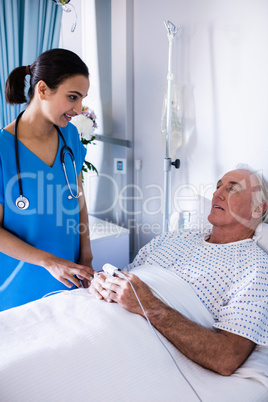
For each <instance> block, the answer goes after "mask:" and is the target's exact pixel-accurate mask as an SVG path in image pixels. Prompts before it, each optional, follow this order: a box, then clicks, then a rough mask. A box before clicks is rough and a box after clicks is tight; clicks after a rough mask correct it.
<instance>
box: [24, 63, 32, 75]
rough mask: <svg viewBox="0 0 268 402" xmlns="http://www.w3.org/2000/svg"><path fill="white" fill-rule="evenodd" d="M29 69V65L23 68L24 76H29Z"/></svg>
mask: <svg viewBox="0 0 268 402" xmlns="http://www.w3.org/2000/svg"><path fill="white" fill-rule="evenodd" d="M30 67H31V66H30V65H28V66H26V67H25V72H26V75H29V74H31V73H30Z"/></svg>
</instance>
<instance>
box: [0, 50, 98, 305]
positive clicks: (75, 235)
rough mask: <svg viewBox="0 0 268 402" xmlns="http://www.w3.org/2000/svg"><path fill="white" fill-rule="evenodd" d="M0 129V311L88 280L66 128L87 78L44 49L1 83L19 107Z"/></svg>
mask: <svg viewBox="0 0 268 402" xmlns="http://www.w3.org/2000/svg"><path fill="white" fill-rule="evenodd" d="M26 75H29V76H30V77H29V78H30V87H29V91H28V98H29V99H28V106H27V108H26V110H25V111H24V112H22V113H21V114H20V115H19V116H18V118H17V119H16V121H13V122H12V123H10V124H9V125H8V126H6V127H5V128H4V129H1V130H0V311H2V310H5V309H8V308H11V307H14V306H18V305H21V304H24V303H27V302H30V301H32V300H36V299H38V298H40V297H42V296H44V295H46V294H47V293H49V292H53V291H57V290H60V289H66V288H71V287H72V286H73V285H75V286H77V287H80V286H81V283H82V280H83V283H88V281H91V279H92V276H93V274H94V271H93V269H92V253H91V248H90V239H89V229H88V215H87V208H86V203H85V199H84V194H83V188H82V180H81V173H80V172H81V168H82V165H83V162H84V158H85V154H86V149H85V148H84V146H83V145H82V144H81V141H80V138H79V134H78V132H77V129H76V128H75V126H74V125H72V124H71V123H70V121H71V119H72V117H73V116H75V115H77V114H80V113H81V111H82V100H83V98H84V97H85V96H86V95H87V92H88V89H89V73H88V68H87V66H86V65H85V64H84V62H83V61H82V60H81V59H80V58H79V57H78V56H77V55H76V54H75V53H73V52H70V51H68V50H64V49H52V50H49V51H47V52H45V53H43V54H41V55H40V56H39V57H38V58H37V60H36V61H35V62H34V63H33V64H32V65H30V66H22V67H18V68H16V69H15V70H13V71H12V72H11V73H10V75H9V77H8V79H7V82H6V87H5V95H6V100H7V102H8V103H10V104H20V103H25V102H27V100H26V97H25V77H26Z"/></svg>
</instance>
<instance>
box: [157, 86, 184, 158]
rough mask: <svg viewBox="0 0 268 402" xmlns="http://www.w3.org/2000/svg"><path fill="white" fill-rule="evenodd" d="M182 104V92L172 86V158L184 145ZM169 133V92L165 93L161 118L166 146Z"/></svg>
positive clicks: (162, 133) (162, 134)
mask: <svg viewBox="0 0 268 402" xmlns="http://www.w3.org/2000/svg"><path fill="white" fill-rule="evenodd" d="M180 105H181V102H180V91H179V88H178V87H177V86H175V85H173V86H172V100H171V129H170V156H171V159H172V158H173V157H174V155H175V152H176V150H177V149H178V148H179V147H180V146H181V145H182V111H181V106H180ZM166 133H167V91H165V96H164V101H163V108H162V118H161V137H162V142H163V144H164V145H165V144H166Z"/></svg>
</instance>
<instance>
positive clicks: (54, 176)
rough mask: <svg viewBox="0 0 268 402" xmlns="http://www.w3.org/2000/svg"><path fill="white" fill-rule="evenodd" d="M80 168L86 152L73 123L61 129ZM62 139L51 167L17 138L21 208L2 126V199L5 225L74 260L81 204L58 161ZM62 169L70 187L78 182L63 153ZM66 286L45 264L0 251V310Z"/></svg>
mask: <svg viewBox="0 0 268 402" xmlns="http://www.w3.org/2000/svg"><path fill="white" fill-rule="evenodd" d="M61 132H62V134H63V136H64V138H65V141H66V143H67V145H68V146H69V147H70V148H71V149H72V151H73V153H74V157H75V162H76V166H77V172H78V173H79V172H80V171H81V168H82V165H83V161H84V158H85V155H86V149H85V147H84V146H83V145H82V143H81V141H80V138H79V135H78V132H77V130H76V128H75V127H74V126H73V125H72V124H70V123H69V124H68V125H67V127H65V128H61ZM63 145H64V144H63V141H62V139H61V138H60V136H59V146H58V151H57V155H56V158H55V161H54V163H53V165H52V166H49V165H47V164H46V163H45V162H44V161H42V160H41V159H40V158H39V157H37V156H36V155H35V154H34V153H32V152H31V151H30V150H29V149H28V148H27V147H26V146H25V145H23V144H22V143H21V142H20V141H19V144H18V147H19V148H18V149H19V156H20V170H21V178H22V183H23V193H24V195H25V196H26V197H27V198H28V199H29V203H30V204H29V208H28V209H26V210H19V209H18V208H17V207H16V205H15V202H16V199H17V197H18V196H19V185H18V180H17V170H16V158H15V150H14V136H13V135H12V134H10V133H8V132H7V131H5V130H0V203H1V204H2V205H3V206H4V219H3V227H4V228H5V229H6V230H8V231H10V232H11V233H13V234H15V235H16V236H18V237H19V238H20V239H22V240H24V241H25V242H27V243H29V244H31V245H32V246H34V247H36V248H39V249H42V250H45V251H47V252H49V253H52V254H54V255H56V256H58V257H61V258H65V259H67V260H70V261H73V262H78V259H79V246H80V241H79V240H80V235H79V232H80V231H79V204H78V199H69V198H68V195H69V194H70V192H69V189H68V186H67V183H66V179H65V176H64V172H63V168H62V164H61V161H60V150H61V148H62V147H63ZM65 163H66V170H67V172H68V179H69V182H70V184H71V188H72V189H73V191H74V192H75V191H76V180H75V174H74V169H73V165H72V161H71V158H69V157H68V155H67V156H66V160H65ZM60 289H66V287H65V286H64V285H63V284H62V283H61V282H59V281H58V280H56V279H55V278H54V277H53V276H52V275H51V274H50V273H49V272H48V271H47V270H46V269H45V268H42V267H40V266H35V265H32V264H28V263H23V262H20V261H18V260H16V259H13V258H11V257H8V256H7V255H5V254H3V253H0V311H2V310H5V309H7V308H11V307H14V306H17V305H20V304H24V303H26V302H29V301H32V300H36V299H38V298H40V297H42V296H44V295H45V294H47V293H49V292H52V291H56V290H60Z"/></svg>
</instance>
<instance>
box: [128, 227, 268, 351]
mask: <svg viewBox="0 0 268 402" xmlns="http://www.w3.org/2000/svg"><path fill="white" fill-rule="evenodd" d="M208 233H209V232H208V231H207V232H206V233H201V232H199V231H193V232H192V231H187V230H185V231H182V232H171V233H170V232H169V233H166V234H164V235H161V236H158V237H156V238H154V239H153V240H152V241H151V242H150V243H148V244H147V245H145V246H144V247H143V248H142V249H141V250H140V251H139V253H138V254H137V256H136V258H135V259H134V261H133V263H132V264H130V265H128V267H127V270H128V271H129V270H130V269H131V268H134V267H136V266H140V265H143V264H149V265H159V266H161V267H163V268H166V269H169V270H170V271H173V272H175V273H176V274H177V275H179V276H180V277H181V278H183V279H184V280H185V281H186V282H187V283H189V284H190V285H191V286H192V288H193V289H194V290H195V292H196V294H197V295H198V297H199V298H200V299H201V301H202V302H203V303H204V305H205V306H206V308H207V309H208V310H209V311H210V313H211V314H212V316H213V318H214V320H215V324H214V327H215V328H218V329H222V330H225V331H229V332H233V333H235V334H238V335H240V336H243V337H245V338H248V339H250V340H252V341H253V342H255V343H257V344H260V345H268V255H267V254H266V253H265V252H264V251H263V250H262V249H261V248H259V247H258V246H257V244H256V242H255V241H254V240H252V239H246V240H242V241H238V242H234V243H227V244H212V243H208V242H206V241H205V239H206V238H207V236H208Z"/></svg>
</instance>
